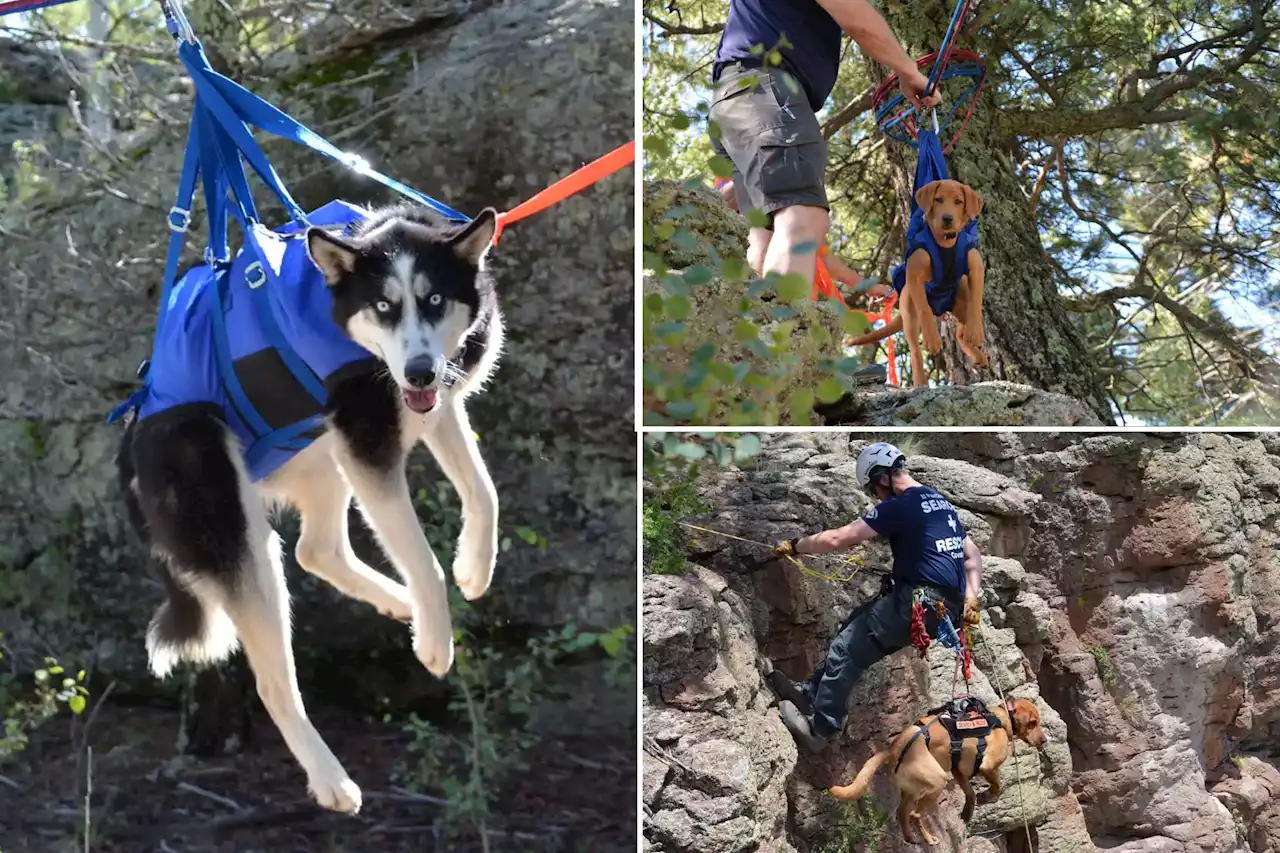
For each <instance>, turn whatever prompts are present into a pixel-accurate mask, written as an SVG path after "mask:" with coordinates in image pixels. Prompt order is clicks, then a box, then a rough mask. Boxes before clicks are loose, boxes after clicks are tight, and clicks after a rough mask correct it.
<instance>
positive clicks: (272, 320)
mask: <svg viewBox="0 0 1280 853" xmlns="http://www.w3.org/2000/svg"><path fill="white" fill-rule="evenodd" d="M260 236H261V237H263V238H266V234H261V235H260V234H259V233H258V232H257V229H246V231H245V238H244V241H245V245H246V246H249V247H250V248H251V249H252V250H253V254H254V256H255V257H256V258H257V264H258V267H257V270H256V271H254V269H253V264H250V265H249V267H250V269H249V270H248V271H246V273H245V279H246V281H247V282H248V284H249V287H250V290H249V298H250V300H251V301H252V303H253V313H254V314H255V315H256V316H257V318H258V323H259V325H261V327H262V332H263V335H264V336H265V337H266V339H267V342H268V343H270V344H271V346H273V347H274V348H275V350H276V352H277V353H278V354H279V355H280V360H281V361H283V362H284V364H285V367H288V368H289V372H290V373H292V374H293V377H294V378H295V379H297V380H298V382H299V383H300V384H301V385H302V387H303V388H305V389H306V390H307V393H308V394H310V395H311V397H312V399H314V400H315V401H316V402H317V403H319V404H320V405H321V406H323V405H324V404H325V403H326V402H328V400H329V394H328V392H326V391H325V388H324V383H323V382H321V381H320V377H318V376H316V374H315V371H313V370H312V369H311V367H310V366H309V365H308V364H307V363H306V362H305V361H303V359H302V356H300V355H298V353H297V351H296V350H294V348H293V347H291V346H289V344H288V343H287V342H286V341H285V337H284V332H282V331H280V324H279V323H277V322H276V317H275V313H274V312H273V311H272V310H271V295H270V294H269V293H268V292H267V288H268V282H269V281H270V280H271V279H274V278H275V274H276V272H277V270H276V269H275V268H274V267H273V266H272V265H271V259H270V258H269V257H268V256H267V253H266V252H265V251H264V250H263V248H262V246H261V244H260V243H259V237H260ZM268 239H274V240H278V239H281V238H280V237H277V236H275V235H272V236H271V237H270V238H268ZM251 274H252V275H253V276H254V278H252V279H251V278H250V275H251ZM259 276H260V278H258V277H259ZM255 280H256V281H257V282H258V284H257V286H254V284H255ZM225 381H227V382H235V381H236V380H235V377H234V375H232V376H229V377H226V380H225Z"/></svg>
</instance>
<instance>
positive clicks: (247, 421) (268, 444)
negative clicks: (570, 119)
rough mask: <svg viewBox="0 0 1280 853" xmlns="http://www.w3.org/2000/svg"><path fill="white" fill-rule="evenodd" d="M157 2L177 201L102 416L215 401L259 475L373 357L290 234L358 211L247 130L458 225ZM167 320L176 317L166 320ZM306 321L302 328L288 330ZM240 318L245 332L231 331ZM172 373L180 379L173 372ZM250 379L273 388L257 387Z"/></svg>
mask: <svg viewBox="0 0 1280 853" xmlns="http://www.w3.org/2000/svg"><path fill="white" fill-rule="evenodd" d="M160 6H161V9H162V11H163V12H164V17H165V26H166V29H167V30H168V31H169V33H170V35H172V36H173V38H174V40H175V41H176V43H177V53H178V58H179V59H180V60H181V62H182V64H183V66H184V67H185V68H186V70H187V73H188V74H189V75H190V77H191V80H192V83H193V84H194V87H195V92H196V94H195V104H194V106H193V109H192V116H191V121H190V125H189V129H188V135H187V144H186V152H185V155H184V158H183V165H182V172H181V176H180V179H179V182H178V191H177V196H176V199H175V201H174V205H173V207H172V208H171V209H170V211H169V215H168V225H169V230H170V232H171V236H170V238H169V245H168V251H167V257H166V261H165V271H164V279H163V284H162V287H161V293H160V306H159V312H158V314H159V316H158V318H157V322H156V329H157V332H156V339H155V344H154V345H153V348H152V354H151V358H149V359H147V360H146V361H144V362H143V363H142V365H141V366H140V367H139V369H138V378H139V379H140V380H141V381H142V387H141V388H140V389H138V390H137V391H135V392H134V393H133V394H131V395H130V396H129V398H128V399H127V400H125V401H124V402H123V403H121V404H120V405H119V406H117V407H116V408H115V409H114V410H113V411H112V412H111V414H110V415H109V417H108V422H112V421H116V420H118V419H120V418H122V417H124V416H125V415H126V414H129V413H133V414H135V415H136V416H137V417H138V418H139V420H141V419H143V418H146V417H149V416H152V415H154V414H159V413H162V412H164V411H168V410H171V409H174V408H176V407H178V406H180V405H198V406H203V407H206V408H209V409H210V410H220V413H221V415H222V416H223V417H224V418H225V419H226V420H227V422H228V424H229V425H230V426H232V428H233V431H235V432H236V433H237V436H238V437H239V438H240V440H241V442H242V444H243V446H244V448H245V460H246V465H247V467H248V468H249V471H250V476H251V477H252V478H253V479H254V480H259V479H261V478H263V477H265V476H267V475H268V474H270V473H271V472H272V471H274V470H276V469H277V468H278V467H279V466H280V465H282V464H284V462H286V461H287V460H288V459H289V458H290V457H291V456H292V455H293V454H295V453H297V452H298V451H300V450H302V449H303V448H305V447H306V446H307V445H308V444H310V442H311V441H313V440H314V439H315V438H316V437H317V436H318V435H319V433H320V430H321V428H322V426H323V420H322V417H321V412H322V411H323V408H324V406H325V404H326V402H327V400H328V394H329V391H330V389H331V387H332V385H333V383H334V382H335V381H336V379H338V378H341V377H343V376H344V375H351V372H352V371H351V369H352V368H353V367H360V366H363V365H365V364H369V363H371V362H372V360H373V355H372V354H371V353H369V352H367V351H365V350H363V349H362V348H360V347H359V346H358V345H356V344H355V343H354V342H352V341H350V340H349V339H347V338H346V337H345V335H343V334H342V333H341V330H340V329H338V328H337V326H336V325H335V324H334V323H333V321H332V319H330V318H329V316H328V304H329V303H328V300H330V299H331V297H330V296H329V294H328V292H327V289H326V288H324V287H323V286H322V285H317V286H314V287H313V286H311V285H309V284H308V282H318V281H319V279H320V276H319V272H318V270H316V269H314V265H312V264H311V263H310V261H309V258H308V257H307V255H306V251H305V246H304V245H303V243H304V241H302V240H301V239H298V238H299V237H300V235H301V234H302V233H303V232H304V231H305V229H306V228H307V227H308V226H311V225H319V226H328V227H346V228H350V227H352V226H353V225H355V224H358V222H359V221H361V220H362V219H363V218H364V212H363V211H362V210H360V209H359V208H356V207H354V206H353V205H349V204H347V203H346V202H342V201H333V202H330V203H328V204H326V205H324V206H322V207H321V208H319V209H318V210H316V211H313V212H311V213H306V212H304V211H303V210H302V209H301V208H300V207H299V206H298V204H297V203H296V202H295V201H294V199H293V197H292V196H291V195H290V193H289V191H288V190H287V189H286V188H285V186H284V183H283V182H282V181H281V180H280V177H279V175H277V173H276V171H275V169H274V168H273V167H272V165H271V163H270V162H269V161H268V160H267V157H266V155H265V154H264V153H263V151H262V149H261V148H260V147H259V145H258V143H257V141H256V140H255V139H254V134H253V130H254V129H257V130H261V131H265V132H267V133H270V134H274V135H276V136H279V137H282V138H284V139H289V140H291V141H293V142H296V143H298V144H300V145H304V146H306V147H307V148H310V149H311V150H313V151H316V152H318V153H320V154H323V155H325V156H326V157H329V158H331V159H333V160H336V161H337V162H339V163H341V164H343V165H344V166H346V167H347V168H349V169H351V170H352V171H355V172H356V173H358V174H360V175H363V176H364V177H366V178H369V179H371V180H374V181H376V182H378V183H380V184H382V185H383V186H385V187H387V188H389V189H391V190H394V191H395V192H397V193H399V194H400V195H402V196H405V197H406V198H409V199H411V200H413V201H415V202H417V203H419V204H421V205H423V206H424V207H426V208H428V209H429V210H431V211H433V212H434V213H435V214H436V215H437V216H439V217H441V218H442V219H444V220H446V221H448V222H451V223H456V224H459V225H464V224H466V223H469V222H470V221H471V220H470V219H469V218H468V217H467V216H465V215H463V214H462V213H459V212H458V211H456V210H454V209H453V208H451V207H449V206H448V205H446V204H444V203H442V202H439V201H437V200H435V199H433V198H431V197H429V196H427V195H424V194H423V193H420V192H418V191H417V190H414V189H412V188H410V187H408V186H406V185H405V184H403V183H401V182H400V181H397V180H396V179H394V178H392V177H390V176H388V175H385V174H383V173H381V172H379V171H377V170H376V169H374V168H373V167H372V166H370V165H369V163H368V162H366V161H365V160H364V159H363V158H362V157H359V156H357V155H353V154H350V153H347V152H345V151H342V150H341V149H339V148H337V147H336V146H334V145H333V144H332V143H330V142H329V141H327V140H325V139H323V138H322V137H320V136H319V135H317V134H316V133H314V132H313V131H311V130H310V129H308V128H306V127H304V126H303V125H301V124H299V123H298V122H297V121H295V120H294V119H293V118H292V117H290V116H289V115H287V114H285V113H284V112H282V111H281V110H279V109H277V108H276V107H274V106H272V105H271V104H269V103H267V102H266V101H264V100H263V99H261V98H259V97H258V96H257V95H254V94H253V93H252V92H250V91H249V90H247V89H245V88H244V87H242V86H240V85H239V84H237V83H235V82H234V81H232V80H230V79H229V78H227V77H225V76H223V75H221V74H219V73H218V72H216V71H214V70H213V68H212V67H211V66H210V64H209V60H208V57H207V56H206V55H205V52H204V49H203V47H202V46H201V44H200V42H199V40H198V39H197V38H196V36H195V34H194V32H193V31H192V29H191V25H190V23H189V21H188V20H187V18H186V15H185V13H184V12H183V8H182V3H181V2H180V0H160ZM634 161H635V143H634V142H629V143H626V144H625V145H623V146H621V147H619V148H618V149H616V150H615V151H613V152H611V153H610V154H608V155H606V156H604V157H601V158H600V159H598V160H596V161H594V162H592V163H589V164H587V165H586V166H583V167H582V168H580V169H578V170H577V171H575V172H573V173H572V174H570V175H568V176H567V177H565V178H562V179H561V180H559V181H557V182H555V183H554V184H552V185H551V186H550V187H548V188H547V189H545V190H543V191H542V192H540V193H538V194H537V195H535V196H533V197H532V198H530V199H529V200H527V201H525V202H523V203H522V204H520V205H517V206H516V207H514V208H512V209H511V210H509V211H506V212H505V213H501V214H498V217H497V223H496V226H495V234H494V237H493V242H494V243H495V244H496V243H497V240H498V238H499V236H500V235H501V233H502V230H503V228H504V227H505V226H508V225H510V224H511V223H513V222H516V221H518V220H520V219H523V218H525V217H527V216H530V215H532V214H534V213H537V212H539V211H541V210H544V209H546V208H547V207H549V206H550V205H552V204H555V203H556V202H558V201H561V200H563V199H564V198H567V197H568V196H570V195H572V194H574V193H577V192H579V191H581V190H582V189H584V188H585V187H587V186H589V185H590V184H592V183H595V182H596V181H598V180H600V179H601V178H603V177H605V176H606V175H609V174H612V173H614V172H616V171H618V170H619V169H622V168H623V167H625V166H626V165H628V164H630V163H633V162H634ZM245 163H247V164H248V165H249V167H250V168H251V169H252V171H253V173H254V174H256V175H257V176H258V178H259V179H260V180H261V181H262V182H263V183H264V184H265V185H266V187H267V188H268V189H269V190H270V191H271V192H272V194H273V195H274V196H275V197H276V198H277V199H279V201H280V203H281V204H282V205H283V206H284V208H285V210H286V211H287V212H288V214H289V216H290V219H291V220H292V221H291V222H289V223H287V224H286V225H285V226H283V227H281V228H278V229H275V230H271V229H268V228H267V227H266V226H265V225H263V224H262V222H261V220H260V218H259V215H258V211H257V208H256V206H255V205H254V201H253V196H252V193H251V191H250V189H249V185H248V180H247V175H246V171H245V168H244V165H245ZM197 180H199V182H200V184H201V185H202V187H203V190H204V199H205V206H206V209H207V213H208V220H209V221H208V229H209V235H208V243H207V248H206V250H205V263H204V264H203V265H201V266H197V267H195V268H193V269H192V270H191V271H189V272H188V273H187V274H186V275H184V276H183V277H182V278H181V280H177V281H175V278H176V273H177V269H178V263H179V259H180V256H181V253H182V248H183V245H184V243H185V240H186V232H187V230H188V227H189V226H190V224H191V209H192V201H193V198H194V195H195V189H196V182H197ZM232 217H234V218H235V220H236V221H237V222H238V223H239V225H240V228H241V231H242V232H243V236H244V246H245V247H246V248H247V249H248V250H249V251H247V252H246V251H244V250H243V249H242V250H240V251H238V252H236V253H235V254H234V255H233V254H232V253H231V251H230V249H229V246H228V242H227V228H228V223H229V221H230V219H231V218H232ZM170 315H173V317H174V319H175V321H176V322H174V323H166V321H167V320H169V319H170ZM308 321H310V323H311V326H312V328H311V329H309V330H302V331H301V332H300V331H299V327H300V326H301V325H303V324H305V323H307V322H308ZM233 324H234V326H233ZM241 326H243V327H244V328H245V329H247V331H244V332H241V331H239V330H240V328H241ZM229 327H232V328H230V329H229ZM300 341H301V343H300ZM184 371H185V372H186V373H188V374H193V376H187V375H182V374H183V372H184ZM263 377H270V378H271V380H272V381H273V382H277V383H280V385H279V386H277V385H272V387H271V388H270V389H264V388H263V387H262V383H263V381H264V379H263ZM251 391H253V393H250V392H251ZM281 401H288V402H287V403H285V402H281Z"/></svg>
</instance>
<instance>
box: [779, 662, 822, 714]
mask: <svg viewBox="0 0 1280 853" xmlns="http://www.w3.org/2000/svg"><path fill="white" fill-rule="evenodd" d="M769 686H770V687H771V688H773V692H774V693H775V694H777V696H778V698H779V699H785V700H787V701H788V702H790V703H791V704H793V705H795V706H796V707H797V708H799V709H800V713H802V714H804V715H806V716H811V715H812V714H813V703H812V702H810V701H809V696H808V694H806V693H805V692H804V690H803V688H801V687H800V685H799V684H797V683H796V682H794V681H792V680H791V679H790V678H787V677H786V676H785V675H783V674H782V673H781V672H778V670H776V669H775V670H774V671H773V672H771V673H769Z"/></svg>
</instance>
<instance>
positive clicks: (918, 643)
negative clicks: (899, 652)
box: [911, 601, 930, 657]
mask: <svg viewBox="0 0 1280 853" xmlns="http://www.w3.org/2000/svg"><path fill="white" fill-rule="evenodd" d="M929 642H930V641H929V632H928V631H926V630H925V628H924V604H922V603H921V602H919V601H916V602H915V603H914V604H912V605H911V645H913V646H915V647H916V648H917V649H919V650H920V657H924V655H925V652H927V651H928V650H929Z"/></svg>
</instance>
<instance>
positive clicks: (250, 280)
mask: <svg viewBox="0 0 1280 853" xmlns="http://www.w3.org/2000/svg"><path fill="white" fill-rule="evenodd" d="M244 280H245V283H246V284H248V285H249V289H250V290H257V289H258V288H259V287H262V285H264V284H266V283H267V273H266V272H265V271H264V270H263V269H262V264H261V263H259V262H258V261H254V262H253V263H251V264H249V266H247V267H245V268H244Z"/></svg>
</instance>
